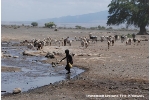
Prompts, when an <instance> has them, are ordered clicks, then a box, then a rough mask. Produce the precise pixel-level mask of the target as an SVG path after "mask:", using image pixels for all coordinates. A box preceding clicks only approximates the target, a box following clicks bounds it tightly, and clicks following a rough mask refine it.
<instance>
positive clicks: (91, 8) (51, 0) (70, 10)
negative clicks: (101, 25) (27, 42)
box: [1, 0, 111, 21]
mask: <svg viewBox="0 0 150 100" xmlns="http://www.w3.org/2000/svg"><path fill="white" fill-rule="evenodd" d="M110 2H111V0H1V20H2V21H34V20H35V21H36V20H39V19H45V18H54V17H61V16H68V15H71V16H73V15H81V14H87V13H94V12H99V11H104V10H108V7H107V6H108V4H109V3H110Z"/></svg>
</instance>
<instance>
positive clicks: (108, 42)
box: [107, 41, 110, 49]
mask: <svg viewBox="0 0 150 100" xmlns="http://www.w3.org/2000/svg"><path fill="white" fill-rule="evenodd" d="M107 44H108V49H109V46H110V41H107Z"/></svg>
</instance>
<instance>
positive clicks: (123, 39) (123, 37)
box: [121, 35, 126, 43]
mask: <svg viewBox="0 0 150 100" xmlns="http://www.w3.org/2000/svg"><path fill="white" fill-rule="evenodd" d="M125 38H126V37H125V36H124V35H122V36H121V43H123V42H124V41H125Z"/></svg>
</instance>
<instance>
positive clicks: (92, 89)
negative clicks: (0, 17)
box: [1, 27, 149, 100]
mask: <svg viewBox="0 0 150 100" xmlns="http://www.w3.org/2000/svg"><path fill="white" fill-rule="evenodd" d="M1 31H2V36H1V39H2V41H10V40H17V41H23V40H31V39H33V38H36V39H43V38H46V37H48V36H50V37H52V38H62V37H67V36H69V37H70V38H74V37H75V36H77V37H79V36H87V37H88V34H89V33H90V32H93V33H94V34H95V35H97V36H102V35H110V34H118V35H120V34H128V33H131V34H132V33H136V32H133V31H116V32H117V33H107V32H108V31H100V30H77V29H59V31H54V30H53V29H47V28H25V27H21V28H18V29H14V28H6V27H2V29H1ZM147 37H148V36H146V38H147ZM137 38H140V39H145V37H141V36H137ZM80 45H81V44H80V42H79V41H73V43H72V46H71V47H70V46H65V47H64V46H60V47H58V46H45V47H44V48H43V49H42V50H41V51H40V52H39V54H41V55H45V54H46V53H47V52H53V51H55V52H58V53H62V55H57V56H56V57H57V59H59V60H60V59H62V58H63V57H64V56H65V55H64V50H65V49H69V50H70V52H71V53H74V54H75V56H74V57H73V59H74V66H78V67H79V68H82V69H85V70H86V71H85V72H84V73H82V74H81V75H79V76H78V77H75V78H74V79H70V80H66V81H62V82H58V83H55V84H50V85H46V86H43V87H40V88H36V89H33V90H30V91H27V92H23V93H21V94H16V95H11V94H9V95H6V96H5V95H4V96H2V100H15V99H20V100H58V99H64V100H77V99H79V100H90V99H92V98H90V97H87V95H99V96H101V95H105V97H97V99H100V100H120V99H123V100H124V99H127V100H133V99H137V100H148V98H149V87H148V84H149V50H148V48H149V42H148V41H141V43H140V44H139V45H137V43H135V44H134V43H133V44H131V45H127V46H126V45H125V43H121V41H120V40H119V41H116V42H115V45H114V46H110V49H109V50H108V49H107V42H106V41H104V42H100V41H98V42H97V43H91V44H90V45H89V47H88V48H82V47H80ZM52 61H53V60H51V59H49V60H46V61H45V62H52ZM62 64H64V65H65V61H63V62H62ZM1 71H2V70H1ZM41 81H42V80H41ZM113 95H116V97H115V98H114V97H109V96H113ZM122 95H124V97H123V96H122ZM139 95H141V97H133V96H139ZM107 96H108V97H107ZM117 96H118V97H117ZM93 98H94V97H93ZM94 99H96V98H94Z"/></svg>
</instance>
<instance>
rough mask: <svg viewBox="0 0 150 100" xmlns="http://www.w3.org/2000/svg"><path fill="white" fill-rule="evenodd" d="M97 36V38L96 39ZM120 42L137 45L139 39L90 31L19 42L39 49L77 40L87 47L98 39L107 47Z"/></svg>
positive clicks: (64, 44) (70, 43)
mask: <svg viewBox="0 0 150 100" xmlns="http://www.w3.org/2000/svg"><path fill="white" fill-rule="evenodd" d="M98 38H99V39H98ZM119 40H120V42H121V43H125V45H131V43H132V42H134V43H136V42H137V45H138V44H139V43H140V41H141V40H139V39H136V38H135V37H132V38H128V37H127V35H121V36H120V35H109V36H100V37H98V36H93V34H92V33H90V34H89V37H86V36H85V37H77V36H75V37H73V38H70V37H69V36H68V37H66V38H61V39H56V38H51V37H47V38H44V39H43V40H40V39H32V40H24V41H23V42H21V43H22V44H23V45H27V48H29V49H33V48H36V49H37V50H41V49H42V48H43V46H59V47H60V46H72V42H75V41H79V42H80V43H81V45H79V46H80V47H84V48H87V47H88V46H89V44H95V43H97V42H98V41H100V42H103V41H106V42H107V44H106V45H108V49H109V47H110V46H114V44H115V42H116V41H119Z"/></svg>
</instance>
